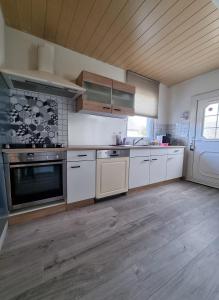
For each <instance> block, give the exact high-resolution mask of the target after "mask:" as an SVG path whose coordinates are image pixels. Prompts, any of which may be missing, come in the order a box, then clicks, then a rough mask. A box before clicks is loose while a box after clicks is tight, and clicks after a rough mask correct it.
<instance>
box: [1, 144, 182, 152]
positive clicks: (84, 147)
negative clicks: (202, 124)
mask: <svg viewBox="0 0 219 300" xmlns="http://www.w3.org/2000/svg"><path fill="white" fill-rule="evenodd" d="M159 148H185V146H153V145H150V146H143V145H137V146H132V145H125V146H107V145H106V146H105V145H72V146H71V145H70V146H68V147H64V148H31V149H30V148H29V149H25V148H24V149H2V152H3V153H30V152H45V151H47V152H50V151H55V152H63V151H68V150H112V149H159Z"/></svg>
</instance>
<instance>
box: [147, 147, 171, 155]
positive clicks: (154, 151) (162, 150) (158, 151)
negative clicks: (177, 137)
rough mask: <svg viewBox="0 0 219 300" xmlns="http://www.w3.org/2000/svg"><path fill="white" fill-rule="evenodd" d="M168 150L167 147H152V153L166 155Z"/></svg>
mask: <svg viewBox="0 0 219 300" xmlns="http://www.w3.org/2000/svg"><path fill="white" fill-rule="evenodd" d="M167 152H168V149H166V148H158V149H151V155H166V154H167Z"/></svg>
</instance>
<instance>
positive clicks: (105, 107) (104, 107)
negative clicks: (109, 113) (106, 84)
mask: <svg viewBox="0 0 219 300" xmlns="http://www.w3.org/2000/svg"><path fill="white" fill-rule="evenodd" d="M103 109H111V107H108V106H103Z"/></svg>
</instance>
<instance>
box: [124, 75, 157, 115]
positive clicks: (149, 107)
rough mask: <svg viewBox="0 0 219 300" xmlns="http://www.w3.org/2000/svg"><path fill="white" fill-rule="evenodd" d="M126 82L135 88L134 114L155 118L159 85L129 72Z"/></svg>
mask: <svg viewBox="0 0 219 300" xmlns="http://www.w3.org/2000/svg"><path fill="white" fill-rule="evenodd" d="M126 81H127V82H128V83H130V84H132V85H134V86H135V87H136V93H135V114H136V115H139V116H146V117H150V118H157V116H158V101H159V84H160V83H159V82H158V81H155V80H152V79H149V78H146V77H144V76H142V75H139V74H137V73H134V72H131V71H127V73H126Z"/></svg>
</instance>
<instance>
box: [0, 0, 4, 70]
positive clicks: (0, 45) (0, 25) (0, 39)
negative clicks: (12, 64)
mask: <svg viewBox="0 0 219 300" xmlns="http://www.w3.org/2000/svg"><path fill="white" fill-rule="evenodd" d="M4 64H5V21H4V17H3V14H2V9H1V6H0V66H3V65H4Z"/></svg>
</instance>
